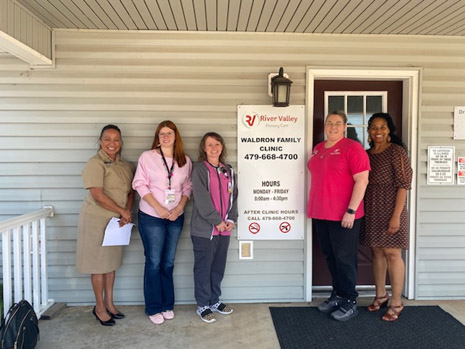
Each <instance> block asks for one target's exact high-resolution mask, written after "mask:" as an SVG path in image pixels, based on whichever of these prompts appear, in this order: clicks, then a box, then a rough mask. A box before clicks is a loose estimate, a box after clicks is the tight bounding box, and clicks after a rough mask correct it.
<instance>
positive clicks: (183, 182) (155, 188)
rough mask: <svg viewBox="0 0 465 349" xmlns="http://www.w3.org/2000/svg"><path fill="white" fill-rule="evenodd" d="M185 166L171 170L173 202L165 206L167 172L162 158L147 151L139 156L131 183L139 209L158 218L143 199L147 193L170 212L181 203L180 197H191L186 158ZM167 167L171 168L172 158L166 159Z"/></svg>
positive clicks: (189, 175) (188, 168)
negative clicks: (137, 199)
mask: <svg viewBox="0 0 465 349" xmlns="http://www.w3.org/2000/svg"><path fill="white" fill-rule="evenodd" d="M186 160H187V162H186V164H185V165H184V166H183V167H181V168H179V167H178V165H177V164H175V165H174V168H173V176H172V177H171V189H174V190H175V200H174V202H173V203H172V204H168V205H165V190H166V189H168V172H167V170H166V167H165V165H164V163H163V158H162V157H161V155H160V154H159V153H158V152H156V151H155V150H147V151H145V152H143V153H142V154H141V156H140V157H139V161H138V163H137V170H136V174H135V176H134V180H133V182H132V187H133V189H134V190H136V191H137V192H138V193H139V195H140V197H141V200H140V203H139V209H140V210H141V211H142V212H144V213H146V214H148V215H151V216H154V217H158V218H159V216H158V214H157V212H156V211H155V209H154V208H153V207H152V206H150V205H149V204H148V203H147V202H146V201H145V200H144V199H142V198H143V197H144V196H145V195H147V194H148V193H152V195H153V197H154V198H155V199H156V200H157V201H158V202H159V203H160V204H161V205H162V206H164V207H165V208H166V209H168V210H172V209H173V208H175V207H176V206H177V205H178V204H179V202H180V201H181V198H182V196H187V197H190V196H191V192H192V181H191V172H192V162H191V160H190V159H189V157H187V156H186ZM166 162H167V163H168V167H169V168H171V164H172V162H173V159H172V158H166Z"/></svg>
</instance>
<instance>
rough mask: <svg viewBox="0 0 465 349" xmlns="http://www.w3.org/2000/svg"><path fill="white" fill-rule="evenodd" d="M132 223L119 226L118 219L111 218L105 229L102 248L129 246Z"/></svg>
mask: <svg viewBox="0 0 465 349" xmlns="http://www.w3.org/2000/svg"><path fill="white" fill-rule="evenodd" d="M133 226H134V224H133V223H128V224H125V225H123V226H122V227H120V226H119V218H115V217H113V218H112V219H111V220H110V222H108V225H107V227H106V229H105V236H104V237H103V243H102V246H122V245H129V240H130V239H131V230H132V227H133Z"/></svg>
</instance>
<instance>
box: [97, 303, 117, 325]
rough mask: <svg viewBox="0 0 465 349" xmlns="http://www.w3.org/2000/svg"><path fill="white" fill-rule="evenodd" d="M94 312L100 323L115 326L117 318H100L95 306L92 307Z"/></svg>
mask: <svg viewBox="0 0 465 349" xmlns="http://www.w3.org/2000/svg"><path fill="white" fill-rule="evenodd" d="M92 314H94V316H95V318H96V319H97V320H98V321H100V325H102V326H115V320H114V319H113V318H110V319H109V320H107V321H102V320H100V318H99V317H98V316H97V313H96V312H95V307H94V309H92Z"/></svg>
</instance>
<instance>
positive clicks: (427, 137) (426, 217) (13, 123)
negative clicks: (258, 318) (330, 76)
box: [0, 22, 465, 304]
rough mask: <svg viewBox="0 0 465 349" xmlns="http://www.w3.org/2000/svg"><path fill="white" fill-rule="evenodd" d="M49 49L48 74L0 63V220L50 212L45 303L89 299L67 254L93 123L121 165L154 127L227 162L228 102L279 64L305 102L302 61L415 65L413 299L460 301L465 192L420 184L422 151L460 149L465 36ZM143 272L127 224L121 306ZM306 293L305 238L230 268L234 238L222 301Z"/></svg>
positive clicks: (190, 149) (104, 39) (163, 37)
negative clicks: (216, 144) (215, 149)
mask: <svg viewBox="0 0 465 349" xmlns="http://www.w3.org/2000/svg"><path fill="white" fill-rule="evenodd" d="M167 25H171V24H170V23H169V22H167ZM55 50H56V68H55V69H41V70H30V69H29V68H28V65H27V64H24V63H22V62H21V61H19V60H17V59H14V58H12V57H11V56H9V55H6V54H0V168H1V171H0V215H1V216H0V218H2V219H5V218H8V217H12V216H15V215H19V214H22V213H26V212H29V211H32V210H35V209H38V208H40V207H42V206H43V205H50V204H51V205H54V207H55V209H56V215H55V217H54V218H52V219H49V220H48V222H49V224H50V230H49V243H48V249H49V256H48V260H49V265H50V267H49V277H50V283H49V290H50V297H51V298H54V299H55V300H56V301H63V302H69V303H75V304H77V303H91V302H93V293H92V288H91V285H90V281H89V277H88V276H86V275H80V274H77V273H76V272H75V269H74V259H75V249H76V233H77V221H78V214H79V210H80V206H81V203H82V199H83V198H84V196H85V194H86V193H85V190H84V189H82V181H81V178H80V174H81V170H82V168H83V167H84V164H85V162H86V161H87V159H88V158H90V157H91V156H92V155H94V154H95V152H96V148H97V145H96V141H97V136H98V133H99V131H100V129H101V128H102V126H104V125H105V124H108V123H115V124H117V125H119V126H120V127H121V129H122V132H123V138H124V150H123V157H125V158H126V159H127V160H129V161H131V162H133V163H136V162H137V159H138V157H139V155H140V154H141V153H142V151H144V150H146V149H148V148H149V147H150V145H151V142H152V137H153V132H154V130H155V127H156V125H157V123H158V122H160V121H162V120H165V119H171V120H173V121H174V122H175V123H176V124H177V125H178V126H179V128H180V131H181V134H182V136H183V140H184V143H185V147H186V150H187V153H188V155H190V156H191V157H192V158H193V160H195V158H196V157H197V147H198V143H199V141H200V137H201V136H202V135H203V134H204V133H205V132H207V131H216V132H219V133H220V134H222V135H223V136H224V137H225V140H226V144H227V147H228V153H229V156H228V160H229V162H230V163H232V164H233V166H234V167H236V166H237V159H236V154H237V153H236V136H237V130H236V123H237V121H236V119H237V105H238V104H246V105H247V104H254V105H257V104H258V105H259V104H271V99H270V98H269V97H268V96H267V85H266V84H267V76H268V74H269V73H271V72H277V71H278V69H279V67H280V66H283V67H284V70H285V72H286V73H288V74H289V76H290V78H291V80H293V82H294V83H293V84H292V88H291V104H305V100H304V98H305V88H306V87H305V70H306V66H309V65H312V66H327V67H336V66H337V67H340V66H353V67H359V68H360V67H364V68H367V69H369V68H370V67H397V68H403V67H406V68H407V67H422V68H423V76H422V91H421V92H422V105H421V106H420V119H419V125H420V126H419V128H420V129H419V132H420V133H419V156H418V159H419V161H418V169H419V170H418V173H417V176H418V205H417V207H418V211H417V217H418V219H417V227H412V233H415V231H416V234H417V251H416V255H417V271H416V272H417V277H416V280H417V281H416V298H418V299H421V298H450V297H462V298H465V287H464V286H465V229H464V228H465V218H464V217H465V206H464V205H463V200H464V199H463V198H464V197H465V187H457V186H455V187H445V188H443V187H431V186H426V147H427V146H428V145H455V146H456V155H458V156H465V141H453V139H452V136H453V128H452V123H453V107H454V106H455V105H463V101H464V100H465V63H464V60H463V57H464V56H465V38H458V37H422V36H416V37H412V36H395V35H392V36H373V35H372V36H367V35H321V34H277V33H261V34H256V33H219V32H214V33H211V32H209V33H190V32H189V33H187V32H171V33H168V32H149V31H147V32H132V31H129V32H118V31H100V32H97V31H74V30H57V32H56V47H55ZM239 195H240V188H239ZM413 199H415V198H413ZM190 211H191V207H190V204H189V205H188V206H187V209H186V223H185V227H184V231H183V233H182V237H181V240H180V243H179V248H178V252H177V256H176V262H175V286H176V297H177V301H178V302H184V303H192V302H193V301H194V296H193V276H192V267H193V260H194V258H193V252H192V244H191V241H190V237H189V220H190ZM143 263H144V257H143V249H142V245H141V242H140V238H139V235H138V233H137V231H136V229H135V230H134V232H133V236H132V241H131V245H130V246H129V247H128V248H126V250H125V256H124V262H123V267H122V268H121V269H120V270H119V271H118V272H117V278H116V295H115V298H116V299H117V300H118V301H119V302H123V303H140V302H142V301H143V293H142V275H143V268H144V265H143ZM323 267H325V266H319V267H316V268H315V270H316V271H317V270H318V268H323ZM304 294H305V293H304V242H303V241H256V242H255V243H254V259H253V260H239V258H238V242H237V239H236V233H234V234H233V238H232V239H231V246H230V251H229V254H228V264H227V268H226V276H225V279H224V282H223V297H224V300H225V301H237V302H239V301H240V302H258V301H302V300H304Z"/></svg>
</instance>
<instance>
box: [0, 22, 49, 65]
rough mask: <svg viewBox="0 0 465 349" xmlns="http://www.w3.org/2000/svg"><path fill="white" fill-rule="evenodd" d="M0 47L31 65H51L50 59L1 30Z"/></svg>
mask: <svg viewBox="0 0 465 349" xmlns="http://www.w3.org/2000/svg"><path fill="white" fill-rule="evenodd" d="M0 49H2V50H4V51H6V52H8V53H11V54H12V55H13V56H16V57H18V58H19V59H21V60H23V61H25V62H27V63H29V64H30V65H31V67H47V68H50V67H52V66H53V60H52V59H50V58H48V57H46V56H44V55H43V54H41V53H39V52H38V51H36V50H34V49H32V48H30V47H29V46H27V45H26V44H23V43H22V42H21V41H19V40H17V39H15V38H14V37H12V36H10V35H8V34H6V33H5V32H2V31H0Z"/></svg>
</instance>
